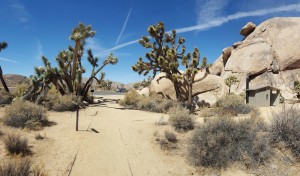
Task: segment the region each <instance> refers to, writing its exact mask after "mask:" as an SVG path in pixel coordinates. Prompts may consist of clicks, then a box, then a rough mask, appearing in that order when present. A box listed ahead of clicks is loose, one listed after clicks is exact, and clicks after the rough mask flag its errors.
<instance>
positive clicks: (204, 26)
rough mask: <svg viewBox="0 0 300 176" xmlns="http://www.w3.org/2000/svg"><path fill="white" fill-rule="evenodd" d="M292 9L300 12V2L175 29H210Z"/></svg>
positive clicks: (178, 31)
mask: <svg viewBox="0 0 300 176" xmlns="http://www.w3.org/2000/svg"><path fill="white" fill-rule="evenodd" d="M291 11H296V12H300V3H298V4H290V5H285V6H280V7H275V8H269V9H261V10H256V11H250V12H237V13H235V14H232V15H228V16H226V17H221V18H217V19H215V20H212V21H210V22H208V23H205V24H200V25H196V26H190V27H185V28H179V29H175V30H176V31H177V33H185V32H191V31H203V30H207V29H210V28H213V27H217V26H221V25H223V24H224V23H228V22H229V21H232V20H237V19H240V18H245V17H255V16H264V15H268V14H272V13H279V12H291Z"/></svg>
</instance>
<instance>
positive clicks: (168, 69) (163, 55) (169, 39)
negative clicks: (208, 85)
mask: <svg viewBox="0 0 300 176" xmlns="http://www.w3.org/2000/svg"><path fill="white" fill-rule="evenodd" d="M148 33H149V34H150V38H149V37H146V36H144V37H142V39H141V40H139V43H140V44H141V45H142V46H143V47H145V48H149V49H151V51H150V52H148V53H147V54H146V59H147V60H146V61H145V60H143V59H142V58H139V60H138V62H137V63H136V64H135V65H134V66H132V69H133V71H135V72H138V73H139V74H144V75H147V74H148V73H149V72H150V71H152V73H153V77H154V76H155V75H156V74H157V72H164V73H165V76H164V77H165V78H167V79H169V80H170V81H171V82H172V83H173V85H174V89H175V92H176V99H177V100H178V101H185V99H184V98H183V96H182V90H181V89H182V87H181V85H180V84H181V82H180V79H181V80H185V81H187V83H188V89H189V90H188V91H189V93H190V95H189V97H193V94H192V84H193V83H194V82H196V81H198V80H195V74H196V73H197V72H198V70H200V69H201V68H198V65H199V59H200V56H199V55H200V54H199V50H198V49H197V48H196V49H195V50H194V52H193V58H192V60H191V54H190V53H187V54H185V51H186V47H185V46H184V43H185V39H184V38H182V37H177V34H176V31H175V30H172V32H171V33H166V32H165V27H164V23H162V22H160V23H158V24H157V25H154V26H150V27H149V28H148ZM151 39H152V41H151ZM180 59H181V61H182V64H183V65H184V66H185V67H186V69H187V70H186V71H185V72H184V73H181V72H180V71H179V64H180ZM205 62H206V61H205ZM206 76H207V73H206V74H205V75H204V77H203V79H204V78H205V77H206ZM161 78H163V77H161ZM161 78H159V79H158V81H159V80H160V79H161ZM200 80H202V78H201V79H199V81H200ZM188 99H189V104H191V99H192V98H188ZM189 107H191V105H189Z"/></svg>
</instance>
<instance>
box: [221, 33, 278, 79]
mask: <svg viewBox="0 0 300 176" xmlns="http://www.w3.org/2000/svg"><path fill="white" fill-rule="evenodd" d="M273 59H274V55H273V50H272V49H271V46H270V45H269V44H268V43H267V42H266V41H265V40H264V39H262V38H260V39H257V40H252V41H249V42H248V43H246V42H244V44H243V45H241V46H240V47H239V48H236V49H235V50H233V51H232V52H231V56H230V58H229V59H228V61H227V63H226V65H225V71H231V72H233V73H242V72H247V73H249V74H250V75H254V74H259V73H263V72H265V71H266V70H267V69H268V68H269V67H270V65H271V64H272V62H273Z"/></svg>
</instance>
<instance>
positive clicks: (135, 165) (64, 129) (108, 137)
mask: <svg viewBox="0 0 300 176" xmlns="http://www.w3.org/2000/svg"><path fill="white" fill-rule="evenodd" d="M103 98H104V100H106V101H105V102H104V103H102V104H101V105H95V106H90V107H88V108H87V109H85V110H80V119H79V131H75V113H74V112H63V113H59V112H49V117H48V118H49V120H50V121H52V122H54V123H56V124H55V125H53V126H50V127H45V128H44V129H42V130H40V131H28V130H19V129H12V128H9V127H5V126H4V125H0V129H1V131H3V132H4V133H8V132H9V131H17V132H19V133H21V134H22V136H24V137H26V138H27V139H28V140H29V144H30V148H31V151H32V155H31V156H30V158H31V160H32V162H33V163H34V165H39V166H43V167H44V169H45V171H46V172H47V173H48V175H53V176H56V175H72V176H83V175H84V176H94V175H95V176H102V175H103V176H123V175H124V176H144V175H149V176H154V175H157V176H168V175H170V176H171V175H172V176H177V175H178V176H181V175H182V176H185V175H225V176H229V175H257V174H255V173H251V172H250V171H247V170H245V169H242V167H240V166H238V165H237V166H233V167H230V168H228V169H226V170H223V171H213V170H209V169H203V168H195V167H193V166H191V165H190V164H188V162H187V161H186V158H185V156H186V154H185V152H186V148H185V147H186V146H184V145H181V144H180V146H179V148H180V150H175V151H172V152H168V151H163V150H161V148H160V146H159V144H158V142H157V141H156V140H155V139H156V138H157V135H155V133H163V132H164V131H165V130H173V129H172V128H171V127H170V126H169V125H165V126H157V125H155V122H158V121H159V120H160V119H161V118H162V117H164V120H166V121H167V118H168V116H167V115H166V114H159V113H151V112H143V111H137V110H129V109H124V108H123V107H121V106H119V105H118V104H117V103H116V102H115V101H114V100H117V99H121V98H122V95H114V96H104V97H103ZM261 110H262V112H263V115H264V116H267V117H266V119H267V121H270V120H268V119H270V117H269V116H270V114H271V111H273V110H270V109H268V108H265V109H264V108H262V109H261ZM3 111H4V108H0V118H1V117H2V116H3ZM274 111H275V110H274ZM198 121H200V122H201V121H203V120H201V119H198ZM36 134H41V135H42V136H45V137H46V138H45V139H44V140H36V139H35V138H34V137H35V135H36ZM190 134H191V132H189V133H182V134H179V133H177V135H178V138H179V140H181V141H184V140H187V139H188V137H189V135H190ZM1 138H3V137H1V136H0V158H1V160H2V161H5V160H10V159H11V156H8V155H7V154H6V152H5V150H4V145H3V142H2V140H1ZM182 143H186V142H182ZM0 162H1V161H0ZM277 166H279V165H276V167H277ZM294 168H296V170H293V171H291V172H290V174H291V175H294V174H293V173H298V170H299V169H297V168H299V167H298V166H295V167H294ZM277 169H278V170H280V167H278V168H277ZM287 169H289V167H288V168H287ZM265 170H266V169H265ZM265 170H264V171H261V172H260V173H265ZM271 170H272V168H271ZM273 170H274V169H273ZM267 173H270V171H267ZM276 173H277V172H276ZM284 173H285V172H284ZM267 175H268V174H267ZM271 175H272V174H271Z"/></svg>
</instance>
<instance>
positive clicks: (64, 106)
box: [44, 89, 78, 112]
mask: <svg viewBox="0 0 300 176" xmlns="http://www.w3.org/2000/svg"><path fill="white" fill-rule="evenodd" d="M44 105H45V106H46V107H47V109H48V110H53V111H58V112H63V111H76V110H77V108H78V103H77V99H76V97H74V96H72V95H64V96H62V95H60V94H59V93H58V92H57V91H56V90H53V89H50V91H49V92H48V93H47V95H46V97H45V100H44Z"/></svg>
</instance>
